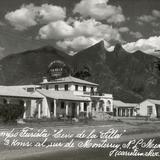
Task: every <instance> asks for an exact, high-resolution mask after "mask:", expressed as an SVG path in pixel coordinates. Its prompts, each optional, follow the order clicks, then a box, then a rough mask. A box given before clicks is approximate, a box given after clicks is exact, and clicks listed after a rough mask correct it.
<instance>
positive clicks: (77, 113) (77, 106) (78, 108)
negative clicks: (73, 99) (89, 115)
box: [77, 103, 79, 116]
mask: <svg viewBox="0 0 160 160" xmlns="http://www.w3.org/2000/svg"><path fill="white" fill-rule="evenodd" d="M77 116H79V103H77Z"/></svg>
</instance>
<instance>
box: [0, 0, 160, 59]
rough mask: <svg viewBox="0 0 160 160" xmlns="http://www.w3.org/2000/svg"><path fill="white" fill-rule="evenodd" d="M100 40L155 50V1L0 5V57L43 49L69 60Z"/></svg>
mask: <svg viewBox="0 0 160 160" xmlns="http://www.w3.org/2000/svg"><path fill="white" fill-rule="evenodd" d="M101 40H103V41H104V44H105V48H106V49H107V50H109V51H112V50H113V49H114V45H115V44H116V43H121V44H122V46H123V48H124V49H125V50H127V51H128V52H131V53H132V52H134V51H136V50H141V51H143V52H145V53H153V52H155V51H158V50H160V0H1V1H0V57H1V58H2V57H4V56H7V55H9V54H13V53H19V52H23V51H26V50H33V49H36V48H40V47H43V46H46V45H51V46H54V47H57V48H59V49H61V50H63V51H64V52H66V53H68V54H74V53H76V52H78V51H81V50H83V49H85V48H87V47H90V46H92V45H94V44H96V43H98V42H99V41H101Z"/></svg>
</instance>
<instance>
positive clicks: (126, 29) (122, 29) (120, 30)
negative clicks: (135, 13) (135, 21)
mask: <svg viewBox="0 0 160 160" xmlns="http://www.w3.org/2000/svg"><path fill="white" fill-rule="evenodd" d="M118 30H119V32H122V33H123V32H128V31H129V28H128V27H120V28H119V29H118Z"/></svg>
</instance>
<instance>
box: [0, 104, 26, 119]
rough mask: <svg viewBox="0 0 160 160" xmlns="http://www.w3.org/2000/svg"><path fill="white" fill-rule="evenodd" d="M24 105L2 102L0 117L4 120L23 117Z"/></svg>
mask: <svg viewBox="0 0 160 160" xmlns="http://www.w3.org/2000/svg"><path fill="white" fill-rule="evenodd" d="M23 113H24V106H22V105H17V104H1V105H0V117H1V118H2V120H3V122H15V121H16V120H17V119H18V118H22V117H23Z"/></svg>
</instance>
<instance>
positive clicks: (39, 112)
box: [38, 102, 41, 119]
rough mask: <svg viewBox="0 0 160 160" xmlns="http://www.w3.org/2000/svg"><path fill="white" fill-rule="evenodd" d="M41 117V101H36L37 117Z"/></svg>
mask: <svg viewBox="0 0 160 160" xmlns="http://www.w3.org/2000/svg"><path fill="white" fill-rule="evenodd" d="M40 118H41V102H39V103H38V119H40Z"/></svg>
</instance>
